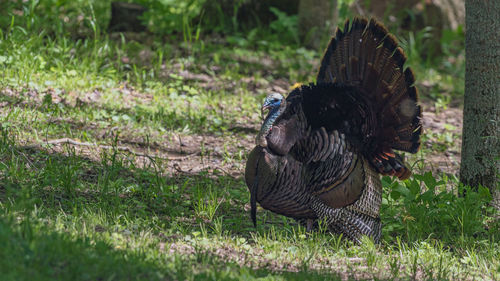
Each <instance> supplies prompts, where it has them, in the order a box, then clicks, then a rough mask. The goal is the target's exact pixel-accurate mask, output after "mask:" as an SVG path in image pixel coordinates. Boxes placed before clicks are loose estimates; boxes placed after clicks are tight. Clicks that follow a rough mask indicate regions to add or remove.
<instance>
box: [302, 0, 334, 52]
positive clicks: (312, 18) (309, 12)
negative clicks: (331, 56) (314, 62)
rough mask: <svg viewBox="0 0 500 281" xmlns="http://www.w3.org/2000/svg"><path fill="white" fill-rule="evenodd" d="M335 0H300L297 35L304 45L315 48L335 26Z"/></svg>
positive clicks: (329, 34)
mask: <svg viewBox="0 0 500 281" xmlns="http://www.w3.org/2000/svg"><path fill="white" fill-rule="evenodd" d="M337 18H338V16H337V0H300V2H299V35H300V37H301V38H302V40H303V41H304V43H305V45H306V46H308V47H311V48H315V49H317V48H318V47H319V46H320V44H321V40H322V39H323V38H330V37H331V36H333V32H334V31H335V27H336V26H337Z"/></svg>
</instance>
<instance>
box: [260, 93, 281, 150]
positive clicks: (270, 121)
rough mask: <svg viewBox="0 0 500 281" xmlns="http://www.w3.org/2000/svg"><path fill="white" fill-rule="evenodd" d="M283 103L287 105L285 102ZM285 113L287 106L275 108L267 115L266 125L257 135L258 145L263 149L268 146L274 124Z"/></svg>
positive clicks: (264, 124) (263, 125)
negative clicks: (268, 136) (267, 138)
mask: <svg viewBox="0 0 500 281" xmlns="http://www.w3.org/2000/svg"><path fill="white" fill-rule="evenodd" d="M283 103H285V102H284V101H283ZM283 111H285V105H284V104H283V105H281V106H278V107H275V108H272V109H271V110H270V111H269V113H268V114H267V117H266V119H264V123H263V124H262V127H260V131H259V134H258V135H257V140H256V142H257V145H260V146H262V147H266V146H267V140H266V136H267V135H268V134H269V132H270V131H271V128H272V127H273V125H274V122H275V121H276V119H277V118H278V117H279V116H280V115H281V113H283Z"/></svg>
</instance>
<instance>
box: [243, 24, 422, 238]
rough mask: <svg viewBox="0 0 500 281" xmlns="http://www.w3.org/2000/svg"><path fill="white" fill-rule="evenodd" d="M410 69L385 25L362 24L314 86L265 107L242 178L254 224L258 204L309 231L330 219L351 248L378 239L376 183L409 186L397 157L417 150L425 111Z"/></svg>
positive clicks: (339, 41) (332, 49) (341, 34)
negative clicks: (387, 179)
mask: <svg viewBox="0 0 500 281" xmlns="http://www.w3.org/2000/svg"><path fill="white" fill-rule="evenodd" d="M405 60H406V57H405V55H404V54H403V51H402V49H401V48H399V47H398V46H397V43H396V39H395V38H394V37H393V36H392V35H390V34H389V33H388V32H387V30H386V29H385V28H384V27H383V26H382V25H381V24H380V23H378V22H377V21H375V20H370V21H369V22H368V21H367V20H366V19H359V18H357V19H355V20H354V21H353V23H352V25H350V24H349V21H347V22H346V25H345V27H344V31H340V30H338V31H337V33H336V35H335V37H334V38H332V40H331V41H330V43H329V45H328V47H327V49H326V52H325V54H324V56H323V58H322V61H321V66H320V69H319V73H318V76H317V79H316V81H317V83H316V84H310V85H307V86H301V87H299V88H296V89H294V90H293V91H292V92H291V93H290V94H289V95H288V96H287V98H286V99H284V98H283V97H282V96H281V95H279V96H278V95H276V94H273V95H270V96H268V97H267V98H266V100H265V102H264V104H263V109H266V108H269V113H268V115H267V117H266V119H265V120H264V122H263V124H262V127H261V130H260V131H259V133H258V135H257V139H256V143H257V146H256V147H255V148H254V149H253V150H252V151H251V153H250V155H249V157H248V161H247V165H246V170H245V181H246V184H247V186H248V188H249V190H250V193H251V206H252V220H253V221H254V222H255V220H256V203H257V202H258V203H259V204H260V205H261V206H262V207H263V208H265V209H268V210H271V211H273V212H276V213H278V214H282V215H285V216H288V217H292V218H295V219H296V220H298V221H299V222H300V223H302V224H304V225H307V226H308V228H310V227H311V226H312V227H314V226H315V225H317V222H318V220H322V219H324V220H325V221H326V222H327V223H328V227H329V229H330V230H331V231H333V232H337V233H342V234H343V235H344V236H345V237H347V238H349V239H351V240H353V241H356V242H360V241H361V240H360V238H361V236H362V235H368V236H371V237H373V238H374V240H375V241H378V240H379V239H380V233H381V222H380V218H379V209H380V204H381V200H382V185H381V182H380V176H379V174H383V175H394V176H398V177H399V178H407V177H408V176H409V175H410V174H411V172H410V170H409V169H408V168H407V167H406V166H405V163H404V162H403V160H402V158H401V157H400V156H399V155H398V154H396V153H395V152H394V151H393V150H401V151H407V152H410V153H415V152H416V151H417V150H418V148H419V146H420V134H421V131H422V128H421V127H422V122H421V108H420V106H419V105H418V103H417V92H416V89H415V87H414V85H413V84H414V82H415V79H414V76H413V73H412V71H411V70H410V69H409V68H406V69H404V67H403V66H404V62H405Z"/></svg>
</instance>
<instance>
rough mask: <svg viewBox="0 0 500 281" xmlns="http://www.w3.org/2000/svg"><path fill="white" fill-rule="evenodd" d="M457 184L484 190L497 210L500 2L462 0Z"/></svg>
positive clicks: (499, 204) (499, 192) (499, 186)
mask: <svg viewBox="0 0 500 281" xmlns="http://www.w3.org/2000/svg"><path fill="white" fill-rule="evenodd" d="M465 10H466V19H465V24H466V30H467V32H466V36H465V53H466V64H465V101H464V125H463V134H462V135H463V142H462V162H461V168H460V180H461V181H462V182H463V183H464V184H468V185H470V186H473V187H477V186H478V185H482V186H486V187H488V188H489V189H490V191H491V193H492V194H493V196H494V203H493V204H494V205H495V206H496V207H497V209H498V208H499V207H500V190H499V189H500V180H499V176H500V161H499V157H500V39H499V37H498V32H499V30H500V1H492V0H489V1H488V0H466V2H465Z"/></svg>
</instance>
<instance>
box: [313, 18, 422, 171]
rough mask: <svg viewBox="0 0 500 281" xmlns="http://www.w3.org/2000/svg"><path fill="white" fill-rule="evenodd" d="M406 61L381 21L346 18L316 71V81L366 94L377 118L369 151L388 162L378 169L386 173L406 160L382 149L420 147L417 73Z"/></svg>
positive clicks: (376, 163) (413, 149)
mask: <svg viewBox="0 0 500 281" xmlns="http://www.w3.org/2000/svg"><path fill="white" fill-rule="evenodd" d="M405 62H406V56H405V54H404V52H403V50H402V49H401V48H400V47H398V43H397V40H396V38H395V37H394V36H393V35H391V34H389V32H388V31H387V29H386V28H385V27H384V26H383V25H382V24H381V23H379V22H377V21H376V20H374V19H371V20H370V21H368V20H366V19H364V18H356V19H354V20H353V22H352V24H350V22H349V21H346V23H345V25H344V29H343V30H340V29H337V32H336V34H335V37H333V38H332V39H331V41H330V44H329V45H328V47H327V49H326V51H325V54H324V56H323V59H322V62H321V66H320V69H319V73H318V76H317V83H342V84H346V85H350V86H354V87H356V88H357V89H358V90H359V91H360V92H361V93H362V94H363V96H364V97H365V98H366V99H367V100H368V102H369V104H370V108H371V110H372V111H373V112H374V115H375V118H376V122H373V124H370V125H371V126H372V128H369V130H367V131H366V132H369V133H367V134H366V140H365V141H366V143H370V145H367V146H366V147H367V149H369V151H367V152H369V153H367V154H369V155H368V158H369V159H371V160H372V164H373V165H374V166H379V167H380V165H381V167H385V168H382V169H378V170H379V171H382V173H385V172H384V171H385V170H386V168H387V167H389V166H391V167H392V166H393V165H391V163H394V162H398V165H396V166H397V167H398V168H399V164H402V163H399V162H400V161H399V160H398V159H396V158H391V157H389V159H391V161H385V159H383V158H384V157H385V156H384V157H382V158H381V157H379V156H380V155H385V152H387V151H389V150H390V151H392V149H396V150H402V151H407V152H411V153H415V152H417V151H418V149H419V147H420V134H421V132H422V129H421V125H422V121H421V115H422V113H421V108H420V105H419V104H418V94H417V90H416V88H415V86H414V83H415V77H414V75H413V72H412V71H411V69H410V68H406V69H405V68H404V65H405ZM373 126H374V127H373ZM373 132H374V133H373ZM374 147H375V148H374ZM389 154H390V155H392V154H391V153H389ZM377 159H382V163H380V162H379V161H378V160H377ZM391 173H392V174H400V173H401V170H399V171H395V170H392V171H391V172H390V173H388V174H391ZM405 174H407V173H405Z"/></svg>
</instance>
